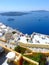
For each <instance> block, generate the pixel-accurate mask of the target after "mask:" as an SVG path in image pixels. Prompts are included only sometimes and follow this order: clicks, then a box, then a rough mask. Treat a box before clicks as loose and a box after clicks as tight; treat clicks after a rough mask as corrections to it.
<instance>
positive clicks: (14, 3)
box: [0, 0, 49, 11]
mask: <svg viewBox="0 0 49 65" xmlns="http://www.w3.org/2000/svg"><path fill="white" fill-rule="evenodd" d="M33 10H49V0H0V11H33Z"/></svg>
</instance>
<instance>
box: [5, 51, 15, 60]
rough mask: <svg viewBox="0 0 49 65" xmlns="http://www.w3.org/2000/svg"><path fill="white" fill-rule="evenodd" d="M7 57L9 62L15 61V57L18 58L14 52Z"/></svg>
mask: <svg viewBox="0 0 49 65" xmlns="http://www.w3.org/2000/svg"><path fill="white" fill-rule="evenodd" d="M6 57H7V58H8V59H9V60H11V61H13V60H14V59H15V57H16V54H15V53H14V52H9V53H8V54H7V55H6Z"/></svg>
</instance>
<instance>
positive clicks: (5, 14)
mask: <svg viewBox="0 0 49 65" xmlns="http://www.w3.org/2000/svg"><path fill="white" fill-rule="evenodd" d="M32 13H33V14H35V13H48V14H49V11H46V10H36V11H29V12H3V13H0V15H2V16H22V15H27V14H32Z"/></svg>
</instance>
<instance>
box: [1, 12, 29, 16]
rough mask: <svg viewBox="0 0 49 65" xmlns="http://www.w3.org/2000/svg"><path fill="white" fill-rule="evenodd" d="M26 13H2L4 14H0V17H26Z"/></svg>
mask: <svg viewBox="0 0 49 65" xmlns="http://www.w3.org/2000/svg"><path fill="white" fill-rule="evenodd" d="M26 14H28V13H25V12H4V13H0V15H3V16H22V15H26Z"/></svg>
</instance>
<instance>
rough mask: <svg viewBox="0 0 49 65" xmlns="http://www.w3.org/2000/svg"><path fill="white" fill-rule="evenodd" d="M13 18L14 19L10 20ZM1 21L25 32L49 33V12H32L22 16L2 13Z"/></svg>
mask: <svg viewBox="0 0 49 65" xmlns="http://www.w3.org/2000/svg"><path fill="white" fill-rule="evenodd" d="M9 18H12V19H14V20H8V19H9ZM0 22H2V23H3V24H5V25H7V26H10V27H12V28H13V29H17V30H19V31H20V32H22V33H24V34H29V35H30V34H32V33H33V32H36V33H41V34H46V35H49V13H45V12H30V13H29V14H25V15H22V16H3V15H0Z"/></svg>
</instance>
